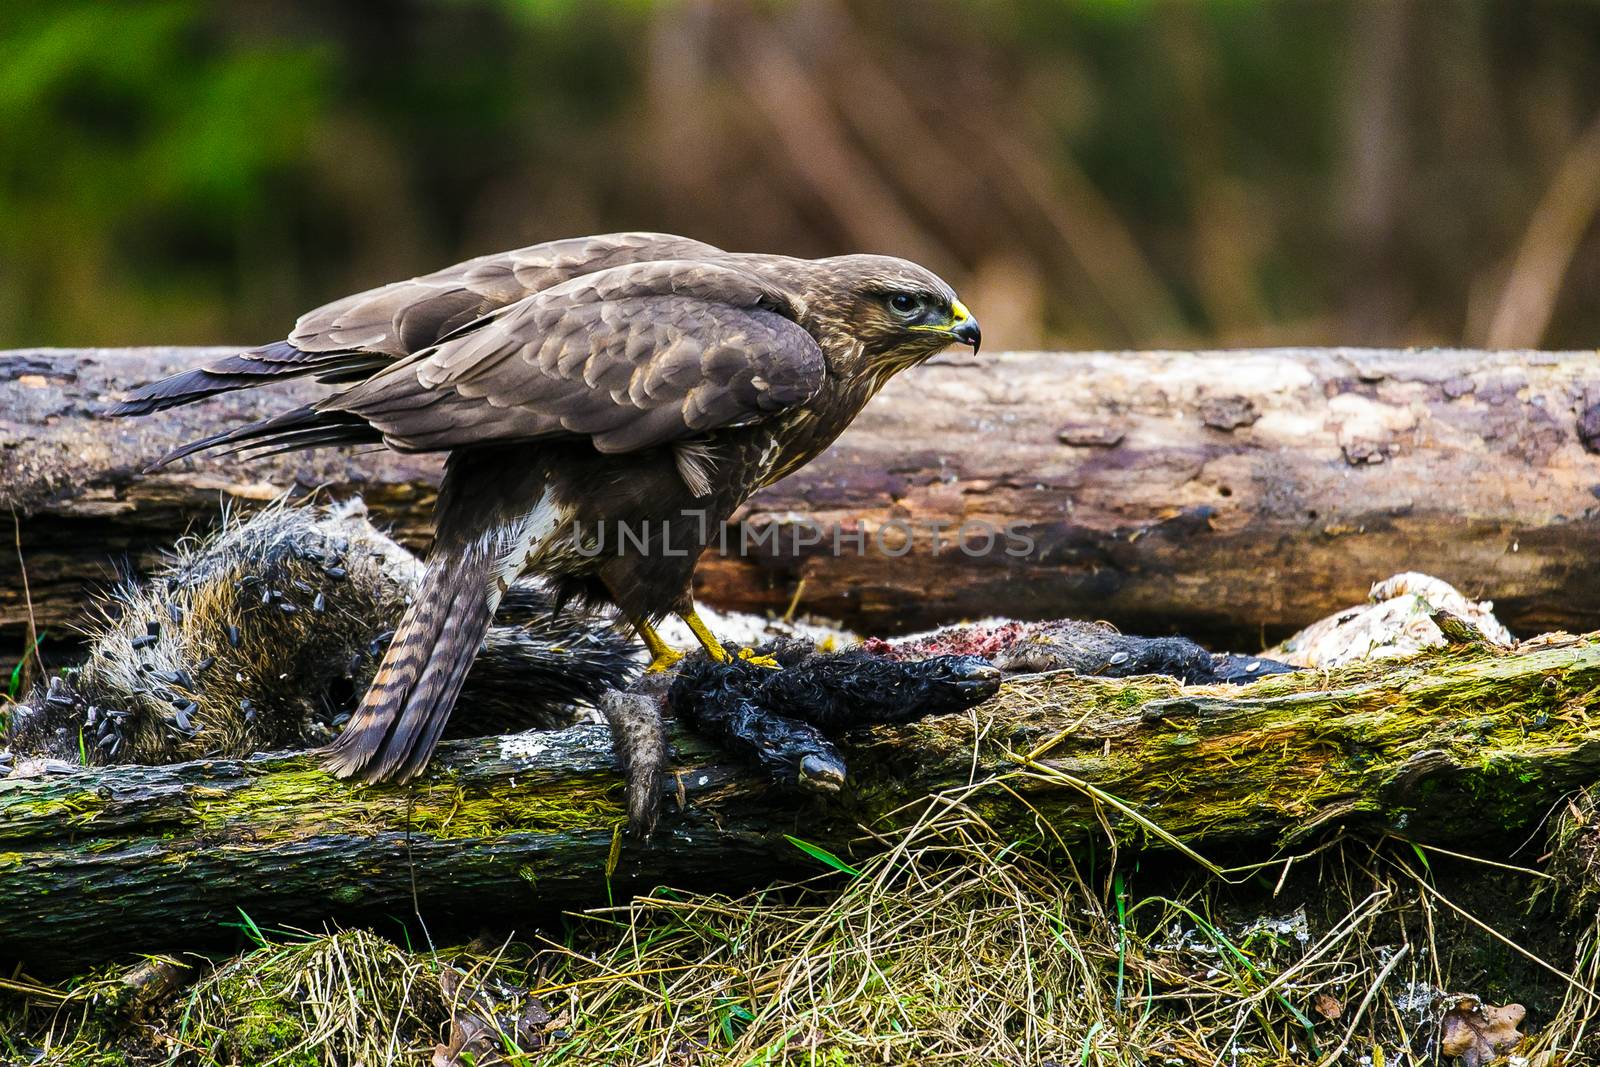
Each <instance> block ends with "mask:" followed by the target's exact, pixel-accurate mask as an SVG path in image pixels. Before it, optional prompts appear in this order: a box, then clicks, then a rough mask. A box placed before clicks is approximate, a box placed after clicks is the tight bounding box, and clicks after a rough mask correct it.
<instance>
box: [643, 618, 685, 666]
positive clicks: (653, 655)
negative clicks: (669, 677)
mask: <svg viewBox="0 0 1600 1067" xmlns="http://www.w3.org/2000/svg"><path fill="white" fill-rule="evenodd" d="M633 628H634V629H635V630H637V631H638V632H639V640H641V641H643V642H644V647H645V648H646V649H648V650H649V652H650V665H649V666H648V667H646V668H645V670H647V671H664V670H667V669H668V668H669V667H671V666H672V665H673V664H674V663H677V662H678V661H679V660H680V659H682V658H683V653H682V652H679V651H678V650H677V649H675V648H673V647H672V646H671V645H669V644H667V643H666V642H665V641H663V640H662V639H661V635H660V634H658V633H656V628H655V627H654V626H651V625H650V624H649V623H648V622H647V621H645V620H644V619H635V620H634V623H633Z"/></svg>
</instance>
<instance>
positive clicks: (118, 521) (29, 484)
mask: <svg viewBox="0 0 1600 1067" xmlns="http://www.w3.org/2000/svg"><path fill="white" fill-rule="evenodd" d="M219 351H222V350H202V349H116V350H88V351H81V352H70V351H38V352H14V353H9V354H0V382H3V383H4V389H5V392H6V402H5V404H4V408H3V411H0V454H3V455H4V456H5V457H6V462H5V464H4V468H3V469H0V502H4V503H7V504H9V505H10V506H11V507H12V508H13V509H14V510H15V513H16V515H17V517H18V528H17V532H18V534H19V535H20V539H21V543H22V552H23V558H24V559H25V560H26V564H27V577H28V580H29V584H28V588H29V591H30V592H31V599H32V606H33V612H34V615H35V617H36V619H37V620H38V622H39V624H40V625H41V626H45V625H48V626H59V625H60V624H62V623H63V622H64V621H66V620H68V619H70V618H71V617H72V616H74V615H75V614H76V613H77V612H78V611H79V610H80V608H81V604H82V601H83V596H84V585H85V583H86V582H93V581H96V580H103V579H104V578H105V577H106V576H108V575H109V574H110V571H111V562H112V561H113V560H118V559H121V558H124V557H125V558H128V559H131V560H132V562H133V563H134V564H135V565H142V564H144V563H146V562H148V560H149V559H150V558H151V557H152V556H153V554H154V553H155V552H156V551H158V550H159V549H160V548H162V547H164V546H166V545H167V544H169V543H170V542H171V540H172V538H173V537H174V536H175V535H176V534H178V533H179V532H181V531H182V530H184V529H186V528H188V527H190V526H191V525H194V524H199V523H204V522H208V521H210V520H211V519H213V518H214V516H215V514H216V511H217V508H218V504H219V502H227V501H229V500H235V501H249V502H254V501H260V500H264V499H268V498H270V497H272V496H274V495H276V494H278V493H281V492H285V491H289V492H298V493H305V492H309V491H311V490H312V489H313V488H315V487H319V486H322V487H326V488H327V489H328V490H329V491H330V492H333V493H336V494H343V493H350V492H360V493H362V494H363V495H365V496H366V498H367V500H368V503H369V504H370V505H371V506H372V508H373V510H374V511H375V513H376V514H377V515H378V516H379V518H380V519H382V520H385V521H388V522H390V523H392V524H393V525H394V526H395V527H396V528H397V530H398V532H399V533H400V535H401V536H402V538H403V539H405V540H408V541H409V542H410V543H412V544H413V545H417V544H420V543H422V542H424V541H425V540H426V537H427V528H428V512H429V510H430V507H431V504H432V500H433V495H434V488H435V485H436V480H437V474H438V470H439V464H438V461H437V459H436V458H435V457H418V456H400V455H396V454H393V453H390V452H387V451H385V450H376V451H371V452H367V453H364V454H350V453H347V452H342V451H332V452H328V451H324V452H322V453H319V454H301V455H294V456H280V457H274V458H269V459H263V460H257V461H253V462H249V463H243V462H240V461H238V460H236V459H229V458H217V457H201V458H198V459H195V460H191V461H186V462H184V463H183V464H180V465H178V466H177V467H176V468H174V469H171V470H164V471H162V472H159V473H156V474H151V475H141V474H140V470H141V468H142V467H143V466H144V465H145V464H147V463H148V462H150V461H151V460H153V459H155V458H156V457H157V456H159V455H160V454H161V453H162V452H164V451H165V450H166V449H168V448H170V447H172V446H173V445H176V444H178V443H179V442H182V441H185V440H188V439H190V438H193V437H195V436H198V435H200V434H203V433H206V432H210V431H213V430H215V429H217V428H218V427H220V426H223V425H227V424H229V423H232V422H235V421H237V420H241V419H244V418H254V417H260V416H262V415H264V414H267V413H269V412H270V411H277V410H282V409H283V408H285V407H288V406H290V405H291V404H293V403H296V402H304V401H305V400H308V399H310V398H311V397H313V396H315V395H317V393H318V392H319V389H318V387H316V386H315V385H312V384H305V383H301V384H298V385H292V386H289V387H286V388H281V389H275V390H268V391H266V392H263V393H260V394H255V393H240V394H234V395H232V396H228V397H223V398H219V399H217V400H214V401H211V402H208V403H205V404H201V405H196V406H193V407H189V408H183V409H177V410H174V411H170V412H166V413H164V414H162V415H159V416H154V417H151V418H146V419H137V420H111V419H107V418H105V417H104V415H103V411H104V408H105V405H106V404H107V403H108V402H109V401H111V400H113V399H115V398H116V397H117V396H118V395H119V394H120V393H121V392H122V391H123V390H124V389H125V388H126V387H128V386H131V385H133V384H136V383H140V382H144V381H148V380H150V379H152V378H154V377H157V376H159V375H161V374H164V373H167V372H169V371H171V370H174V369H177V368H179V367H182V366H187V365H190V364H193V363H195V362H198V361H200V360H201V359H203V358H205V357H206V356H207V355H214V354H216V353H217V352H219ZM1597 447H1600V361H1597V360H1596V359H1595V358H1594V354H1593V353H1592V352H1571V353H1531V352H1506V353H1485V352H1465V351H1428V352H1402V351H1381V350H1356V349H1329V350H1303V349H1281V350H1266V351H1244V352H1214V353H1192V352H1150V353H1079V354H1068V353H1003V354H999V355H995V356H984V357H982V358H973V357H965V356H962V357H957V356H945V357H940V358H939V359H938V360H936V361H935V362H934V363H932V364H929V365H928V366H925V367H923V368H919V369H917V370H913V371H911V372H908V373H906V374H903V375H900V376H899V377H898V378H896V379H895V380H894V381H892V382H890V383H889V385H888V386H887V387H886V388H885V389H884V391H883V395H882V396H880V397H878V398H877V399H876V400H874V401H873V403H871V404H870V405H868V407H867V410H866V412H865V413H864V414H863V415H862V417H861V418H860V419H859V420H858V421H857V423H856V424H855V426H853V427H852V428H851V429H850V431H849V432H848V433H847V434H846V435H845V436H844V437H843V438H841V439H840V441H839V442H838V443H837V444H836V445H835V446H834V447H833V448H832V449H830V450H829V452H828V453H827V454H825V455H824V456H822V457H821V458H819V459H818V460H817V461H816V462H814V463H812V464H811V465H810V466H808V467H806V468H805V469H804V470H802V471H800V472H799V473H797V474H795V475H793V476H791V477H790V478H788V479H786V480H784V481H783V482H780V483H779V484H777V485H775V486H773V487H771V488H769V489H767V490H765V491H764V492H762V493H760V494H758V495H757V496H756V497H755V498H754V499H753V500H752V501H751V502H750V504H749V505H748V506H747V509H746V513H745V516H744V518H745V520H746V524H747V525H746V527H745V529H746V530H747V531H749V535H748V536H747V537H746V539H745V540H747V541H750V542H752V543H753V542H754V541H755V539H756V538H758V537H760V536H762V535H770V536H774V537H776V538H777V540H778V543H780V544H781V545H783V546H784V548H782V549H777V550H775V549H773V548H772V547H771V543H766V544H764V545H757V546H755V547H754V548H753V550H752V551H750V552H748V553H744V554H741V553H740V552H738V551H734V552H732V553H730V554H727V555H720V554H715V553H713V554H708V555H707V557H706V558H705V560H704V561H703V562H702V564H701V567H700V572H699V580H698V587H699V589H698V591H699V593H700V595H702V596H703V597H704V598H705V599H706V600H708V601H710V602H712V603H715V604H718V605H720V606H724V607H731V608H741V609H745V610H756V611H760V610H769V609H775V610H782V609H784V608H785V607H786V606H788V605H789V604H790V603H791V601H794V600H796V599H797V594H798V606H799V607H800V608H801V609H802V610H809V611H813V612H816V613H818V614H821V615H825V616H831V617H834V618H839V619H842V620H844V621H845V622H846V623H848V624H850V625H852V626H855V627H857V628H859V629H861V630H863V631H865V632H870V633H888V632H894V631H900V630H905V629H909V628H914V627H920V626H926V625H929V624H933V623H936V622H941V621H948V620H951V619H954V618H962V617H967V618H973V617H981V616H985V615H994V614H1005V615H1010V616H1014V617H1021V618H1052V617H1063V616H1075V617H1087V618H1100V619H1107V620H1110V621H1112V622H1115V623H1117V624H1118V625H1119V626H1121V627H1123V628H1124V629H1126V630H1129V631H1131V632H1148V633H1156V632H1170V631H1178V632H1183V633H1186V634H1188V635H1190V636H1195V637H1199V638H1202V639H1209V640H1211V641H1213V642H1214V643H1222V644H1231V645H1234V646H1236V647H1250V646H1257V647H1259V645H1260V643H1261V642H1262V639H1263V638H1266V639H1267V640H1271V639H1275V638H1277V637H1281V636H1283V635H1284V634H1286V633H1287V632H1288V631H1289V630H1291V629H1293V628H1297V627H1299V626H1302V625H1304V624H1306V623H1308V622H1311V621H1313V620H1314V619H1317V618H1319V617H1321V616H1323V615H1325V614H1328V613H1330V612H1333V611H1337V610H1339V609H1341V608H1343V607H1346V606H1348V605H1350V604H1353V603H1358V602H1360V601H1362V600H1363V599H1364V598H1365V595H1366V591H1367V588H1368V586H1369V585H1370V584H1371V583H1372V582H1373V581H1375V580H1378V579H1381V578H1384V577H1387V576H1388V575H1390V574H1392V573H1395V572H1397V571H1402V570H1422V571H1426V572H1428V573H1431V574H1434V575H1437V576H1438V577H1441V578H1444V579H1446V580H1447V581H1450V582H1452V583H1453V584H1455V585H1457V586H1458V587H1460V588H1461V589H1462V590H1463V591H1464V592H1466V593H1468V594H1469V595H1471V596H1474V597H1479V598H1490V599H1493V600H1494V601H1495V602H1496V604H1497V606H1498V611H1499V614H1500V617H1501V618H1502V620H1503V621H1505V622H1506V623H1507V624H1508V625H1509V626H1511V627H1512V629H1513V631H1515V632H1519V633H1522V634H1528V633H1533V632H1542V631H1545V630H1548V629H1555V628H1565V629H1570V630H1587V629H1593V628H1595V627H1597V626H1600V568H1597V567H1596V566H1595V565H1594V545H1595V543H1596V537H1597V535H1600V517H1597V508H1600V501H1597V499H1596V496H1597V494H1600V457H1597V456H1596V455H1595V454H1594V450H1595V449H1596V448H1597ZM895 520H901V521H903V522H906V523H908V524H909V525H910V526H911V527H912V528H913V529H914V531H915V538H914V541H913V543H912V545H911V548H910V550H909V551H906V552H904V553H903V554H900V553H901V549H902V547H903V546H902V537H903V531H904V528H903V527H896V526H893V525H886V524H892V523H893V522H894V521H895ZM807 521H811V522H815V523H819V524H821V527H820V528H821V529H822V530H823V533H822V536H821V538H820V540H821V543H819V544H812V545H809V546H808V545H804V544H802V542H804V541H805V540H807V539H808V538H809V537H810V536H812V535H811V534H810V533H808V528H807V527H805V525H804V523H806V522H807ZM969 521H970V522H984V523H989V524H992V525H994V526H1003V525H1005V524H1007V523H1011V524H1015V525H1014V529H1016V530H1019V531H1020V532H1021V533H1022V534H1024V535H1025V536H1026V537H1027V539H1028V541H1030V542H1031V543H1032V546H1033V547H1032V550H1031V552H1029V553H1028V554H1026V555H1025V556H1022V557H1016V556H1013V555H1009V554H1008V549H1012V550H1015V549H1017V548H1020V547H1023V543H1022V542H1018V541H1008V540H1007V539H1006V538H1004V537H1000V538H998V539H997V540H996V543H995V544H994V545H993V546H992V547H988V548H987V549H986V550H983V551H979V549H982V548H984V542H983V538H982V535H981V534H980V533H978V532H977V529H976V528H975V527H974V528H970V529H969V531H968V532H969V535H970V536H969V537H968V541H967V543H966V544H965V545H964V546H962V545H960V544H952V543H951V542H952V541H953V540H954V537H953V531H954V530H955V528H956V527H958V526H959V525H960V524H961V523H962V522H969ZM934 523H942V524H945V525H946V527H947V528H946V530H945V531H944V533H943V535H942V539H943V542H944V543H943V546H942V548H941V549H940V550H939V551H938V552H937V553H935V551H934V548H933V534H932V524H934ZM835 528H837V529H838V530H839V531H840V536H838V537H837V538H836V537H835V536H834V534H833V532H832V531H833V530H834V529H835ZM856 533H862V534H864V535H865V540H866V546H867V551H865V552H864V553H858V552H857V551H856V550H855V548H854V544H855V540H854V537H853V536H852V535H853V534H856ZM836 543H837V544H838V545H839V546H840V547H842V548H843V549H844V551H843V552H842V553H836V552H835V551H834V549H835V545H836ZM740 544H741V538H740V536H738V534H735V535H734V536H733V538H732V545H733V546H734V547H735V549H737V548H738V546H739V545H740ZM880 544H881V545H882V546H884V547H886V548H887V549H888V551H887V552H885V551H879V550H878V549H877V546H878V545H880ZM5 556H6V563H5V564H3V565H0V567H3V568H4V571H3V572H0V573H5V577H4V578H3V579H0V625H3V626H6V627H9V629H10V633H11V634H13V635H14V634H16V633H17V632H19V630H20V628H21V627H22V626H23V625H24V624H25V622H26V620H27V600H26V598H25V597H24V594H23V586H22V582H21V581H20V576H19V575H18V573H17V570H16V558H15V553H6V554H5ZM931 557H936V558H931ZM802 582H803V583H804V584H803V585H802V584H801V583H802Z"/></svg>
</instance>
